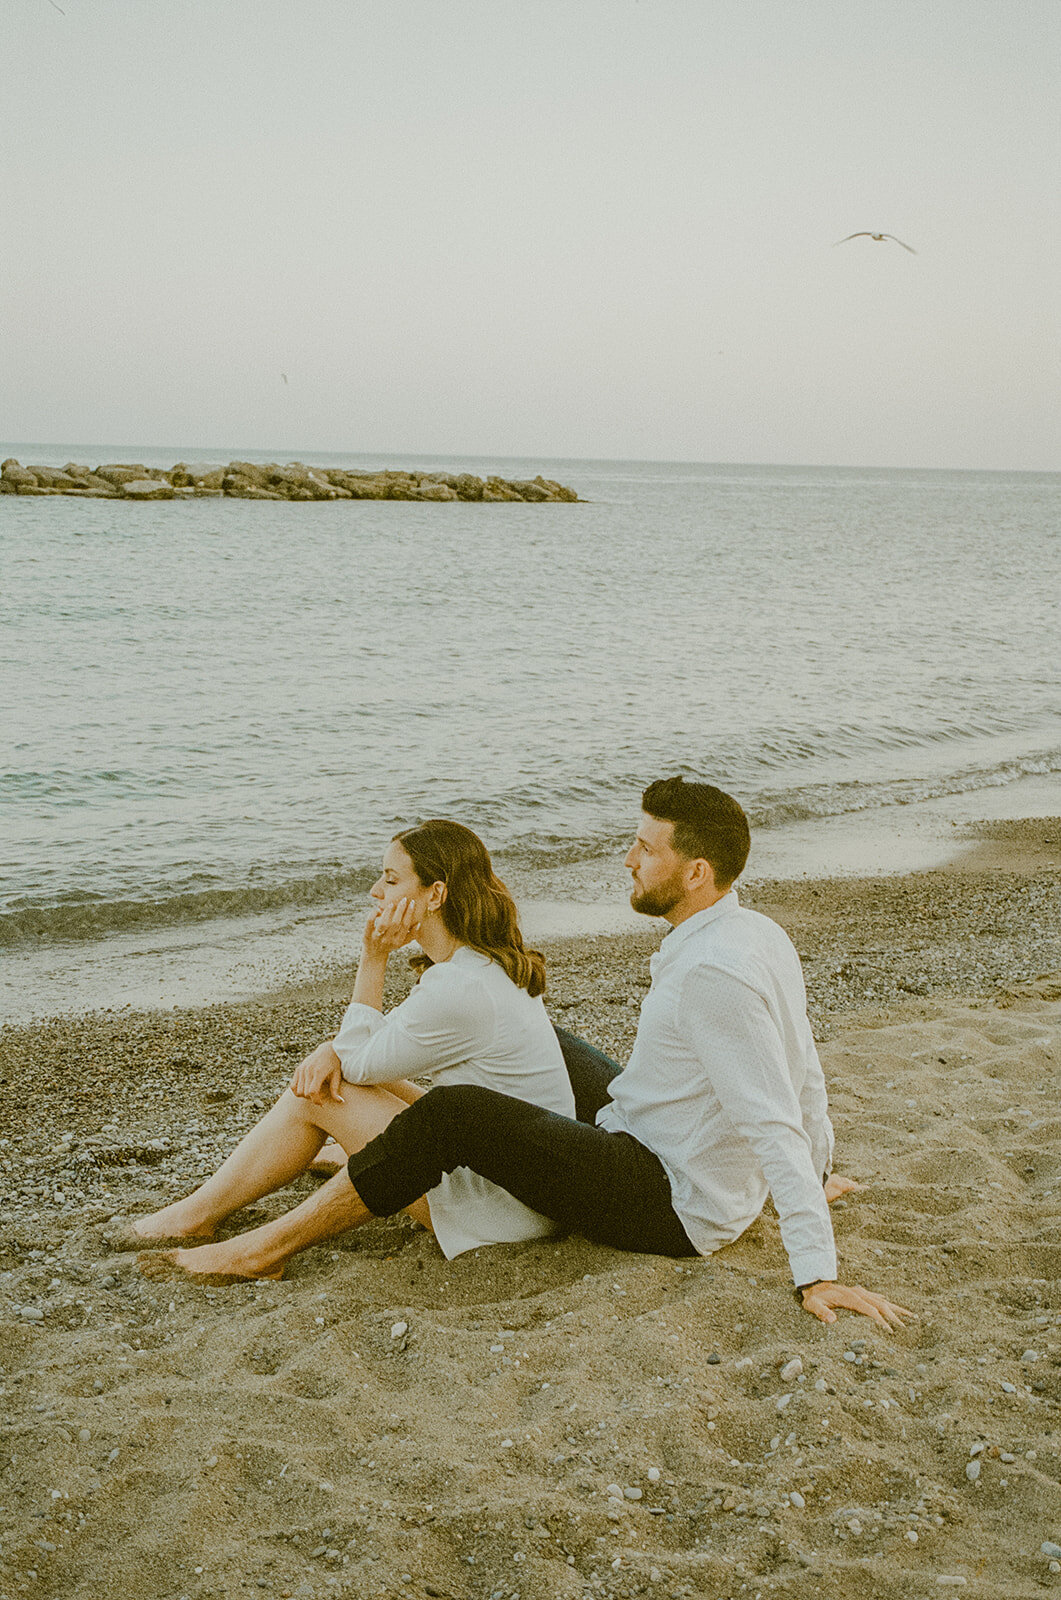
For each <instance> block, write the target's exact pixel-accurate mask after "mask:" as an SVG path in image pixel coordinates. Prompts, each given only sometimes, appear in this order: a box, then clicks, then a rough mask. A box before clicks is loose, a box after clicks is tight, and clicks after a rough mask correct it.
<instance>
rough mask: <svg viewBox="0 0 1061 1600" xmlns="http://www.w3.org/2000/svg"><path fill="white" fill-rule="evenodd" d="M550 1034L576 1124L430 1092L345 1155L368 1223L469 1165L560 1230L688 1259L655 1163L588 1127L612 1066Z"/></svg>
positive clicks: (476, 1094)
mask: <svg viewBox="0 0 1061 1600" xmlns="http://www.w3.org/2000/svg"><path fill="white" fill-rule="evenodd" d="M556 1034H557V1038H558V1039H559V1041H560V1048H561V1049H562V1050H563V1053H564V1061H565V1063H566V1065H567V1070H568V1075H569V1077H570V1079H571V1087H572V1089H573V1090H574V1095H575V1115H576V1117H577V1119H578V1120H577V1121H575V1120H572V1118H570V1117H563V1116H559V1115H557V1113H556V1112H554V1111H543V1110H542V1108H541V1107H540V1106H532V1105H529V1104H528V1103H527V1102H526V1101H525V1100H517V1099H515V1098H513V1097H512V1096H511V1095H505V1094H498V1093H497V1092H496V1091H495V1090H493V1089H481V1088H479V1087H478V1086H477V1085H475V1084H457V1085H453V1086H452V1087H449V1086H447V1087H442V1088H437V1089H430V1090H429V1091H428V1092H427V1094H425V1095H424V1096H422V1098H421V1099H419V1100H416V1101H414V1103H413V1104H412V1105H411V1106H409V1107H408V1108H407V1109H406V1110H405V1111H403V1112H401V1114H400V1115H399V1116H397V1117H395V1118H394V1119H393V1121H392V1122H390V1123H389V1124H388V1126H387V1127H386V1128H385V1129H384V1131H383V1132H382V1133H381V1134H379V1136H378V1137H377V1138H375V1139H373V1140H371V1142H370V1143H369V1144H367V1145H366V1146H365V1148H364V1149H363V1150H359V1151H358V1152H357V1154H356V1155H353V1156H351V1157H350V1161H349V1164H348V1167H347V1171H348V1173H349V1175H350V1182H351V1183H352V1184H353V1185H354V1188H355V1189H356V1190H357V1192H358V1194H359V1195H360V1197H361V1199H362V1200H363V1201H364V1203H365V1205H366V1206H367V1207H368V1209H369V1211H371V1212H372V1214H373V1215H374V1216H377V1217H389V1216H391V1215H392V1214H393V1213H394V1212H395V1211H400V1210H402V1209H403V1207H405V1206H408V1205H411V1204H412V1202H413V1201H414V1200H418V1199H419V1198H420V1196H421V1195H423V1194H426V1193H427V1192H428V1190H430V1189H433V1188H435V1186H436V1185H437V1184H438V1183H439V1182H440V1180H441V1178H442V1175H443V1173H446V1172H453V1171H454V1170H455V1168H457V1167H470V1168H471V1170H472V1171H473V1172H478V1173H479V1175H480V1176H481V1177H483V1178H488V1179H489V1180H490V1181H491V1182H492V1183H496V1184H499V1185H500V1187H501V1188H502V1189H507V1190H508V1192H509V1193H510V1194H512V1195H515V1197H516V1199H517V1200H522V1201H523V1203H524V1205H528V1206H530V1207H531V1208H532V1210H534V1211H540V1212H541V1213H542V1215H543V1216H546V1217H550V1218H551V1219H552V1220H553V1221H554V1222H556V1223H558V1224H559V1225H560V1227H561V1228H563V1229H564V1230H565V1231H566V1232H570V1233H581V1234H584V1235H585V1237H586V1238H588V1239H593V1240H595V1241H597V1242H598V1243H599V1244H609V1245H614V1246H615V1247H617V1248H618V1249H620V1250H640V1251H645V1252H647V1253H649V1254H652V1255H662V1256H693V1255H696V1254H697V1252H696V1250H695V1249H694V1248H693V1246H692V1244H691V1243H690V1242H689V1238H688V1235H687V1234H686V1232H685V1229H684V1228H683V1227H682V1225H681V1222H680V1221H679V1220H678V1217H677V1215H676V1213H675V1211H674V1208H673V1206H672V1204H671V1193H670V1182H669V1180H668V1178H667V1174H666V1172H665V1171H664V1169H663V1166H662V1164H661V1163H660V1161H659V1159H658V1157H656V1156H654V1155H653V1154H652V1152H651V1150H648V1149H646V1148H645V1146H644V1145H643V1144H639V1143H638V1141H637V1140H636V1139H634V1138H632V1137H631V1135H630V1134H627V1133H608V1132H606V1131H605V1129H603V1128H598V1127H596V1126H595V1124H594V1118H595V1116H596V1114H597V1112H598V1111H599V1110H600V1108H601V1106H602V1105H604V1104H606V1102H607V1100H608V1098H609V1095H608V1085H609V1083H610V1082H611V1080H612V1078H613V1077H614V1076H615V1074H616V1073H617V1072H618V1071H619V1070H620V1068H619V1067H618V1065H617V1064H616V1062H614V1061H612V1060H610V1059H609V1057H608V1056H606V1055H602V1054H601V1052H600V1051H599V1050H595V1049H594V1048H593V1046H592V1045H589V1044H586V1042H585V1041H584V1040H582V1039H578V1038H576V1037H575V1035H574V1034H571V1033H567V1032H565V1030H564V1029H562V1028H557V1030H556Z"/></svg>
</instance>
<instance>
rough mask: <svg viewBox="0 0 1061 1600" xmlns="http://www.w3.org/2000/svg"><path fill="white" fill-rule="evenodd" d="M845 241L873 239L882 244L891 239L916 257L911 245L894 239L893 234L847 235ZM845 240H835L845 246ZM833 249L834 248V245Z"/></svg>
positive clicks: (864, 233)
mask: <svg viewBox="0 0 1061 1600" xmlns="http://www.w3.org/2000/svg"><path fill="white" fill-rule="evenodd" d="M847 239H874V240H876V242H877V244H883V242H884V240H885V239H893V240H895V243H896V244H902V245H903V249H904V250H909V252H910V254H911V255H912V256H916V254H917V251H916V250H915V249H914V247H913V245H912V244H903V241H902V240H901V239H896V238H895V234H894V233H866V232H863V233H849V234H848V236H847ZM847 239H837V241H836V243H837V244H846V243H847ZM833 248H834V249H835V248H836V246H835V245H834V246H833Z"/></svg>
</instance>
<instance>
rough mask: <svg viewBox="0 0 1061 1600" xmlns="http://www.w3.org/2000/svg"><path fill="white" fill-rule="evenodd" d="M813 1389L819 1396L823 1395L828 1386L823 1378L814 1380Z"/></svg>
mask: <svg viewBox="0 0 1061 1600" xmlns="http://www.w3.org/2000/svg"><path fill="white" fill-rule="evenodd" d="M814 1387H815V1388H816V1389H817V1391H818V1393H819V1394H824V1393H825V1391H826V1389H827V1388H828V1385H827V1383H826V1381H825V1379H824V1378H815V1380H814Z"/></svg>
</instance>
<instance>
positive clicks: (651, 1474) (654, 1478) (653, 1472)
mask: <svg viewBox="0 0 1061 1600" xmlns="http://www.w3.org/2000/svg"><path fill="white" fill-rule="evenodd" d="M645 1476H646V1477H647V1478H648V1481H649V1483H658V1482H659V1479H660V1471H659V1468H658V1467H649V1469H648V1472H647V1473H646V1474H645Z"/></svg>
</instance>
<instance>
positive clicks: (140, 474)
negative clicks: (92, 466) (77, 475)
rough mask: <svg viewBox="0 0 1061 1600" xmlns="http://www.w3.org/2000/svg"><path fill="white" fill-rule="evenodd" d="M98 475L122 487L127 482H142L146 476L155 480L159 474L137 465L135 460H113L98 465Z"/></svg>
mask: <svg viewBox="0 0 1061 1600" xmlns="http://www.w3.org/2000/svg"><path fill="white" fill-rule="evenodd" d="M96 476H97V478H106V480H107V482H108V483H116V484H117V485H118V487H119V488H121V487H122V486H123V485H124V484H127V483H142V482H143V481H144V480H145V479H146V478H151V479H152V480H153V481H154V480H155V479H156V477H157V474H156V473H154V472H150V471H149V470H148V469H147V467H144V466H137V465H136V463H135V462H133V463H129V462H127V461H111V462H108V463H106V465H104V466H102V467H97V468H96Z"/></svg>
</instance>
